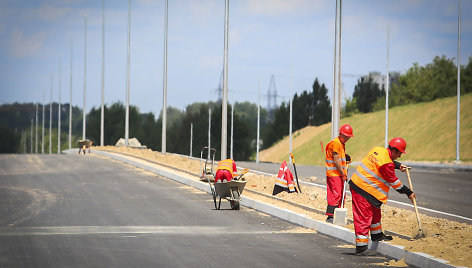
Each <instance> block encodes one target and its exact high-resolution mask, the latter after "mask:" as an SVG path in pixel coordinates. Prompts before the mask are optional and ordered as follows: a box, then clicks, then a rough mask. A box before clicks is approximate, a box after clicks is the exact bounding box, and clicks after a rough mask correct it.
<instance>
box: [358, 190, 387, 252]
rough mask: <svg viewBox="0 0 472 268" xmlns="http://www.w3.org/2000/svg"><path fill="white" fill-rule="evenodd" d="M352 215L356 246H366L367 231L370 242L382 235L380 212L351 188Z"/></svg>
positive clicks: (367, 241) (367, 240) (367, 239)
mask: <svg viewBox="0 0 472 268" xmlns="http://www.w3.org/2000/svg"><path fill="white" fill-rule="evenodd" d="M351 194H352V215H353V216H354V231H355V232H356V246H357V247H360V246H367V245H368V243H369V231H370V235H371V237H373V239H372V240H376V239H374V238H375V237H376V236H379V235H380V234H381V233H382V224H381V223H380V221H381V219H382V211H381V210H380V208H377V207H375V206H373V205H372V204H371V203H369V201H367V200H366V199H365V198H364V197H363V196H362V195H360V194H358V193H357V192H356V191H354V190H353V189H352V188H351Z"/></svg>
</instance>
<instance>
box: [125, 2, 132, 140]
mask: <svg viewBox="0 0 472 268" xmlns="http://www.w3.org/2000/svg"><path fill="white" fill-rule="evenodd" d="M130 28H131V0H128V50H127V57H126V117H125V146H129V143H128V141H129V64H130V62H129V53H130V40H131V38H130V36H131V29H130Z"/></svg>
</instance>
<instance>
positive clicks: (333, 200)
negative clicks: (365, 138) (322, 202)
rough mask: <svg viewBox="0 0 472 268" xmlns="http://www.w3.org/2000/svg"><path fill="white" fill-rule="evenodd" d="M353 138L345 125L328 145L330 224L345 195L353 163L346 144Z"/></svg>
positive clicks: (327, 178) (328, 212) (350, 129)
mask: <svg viewBox="0 0 472 268" xmlns="http://www.w3.org/2000/svg"><path fill="white" fill-rule="evenodd" d="M351 137H354V134H353V131H352V127H351V126H350V125H348V124H344V125H342V126H341V128H340V129H339V136H338V137H336V138H335V139H333V140H332V141H330V142H329V143H328V144H327V145H326V163H325V166H326V186H327V191H326V192H327V198H326V199H327V201H328V207H327V208H326V215H328V218H326V221H327V222H329V223H333V215H334V209H335V208H340V207H341V198H342V196H343V195H344V194H345V193H344V192H343V188H344V187H343V186H344V182H345V181H346V180H347V165H348V164H349V163H350V162H351V157H350V156H349V155H347V154H346V145H345V144H346V142H347V141H348V140H349V139H350V138H351Z"/></svg>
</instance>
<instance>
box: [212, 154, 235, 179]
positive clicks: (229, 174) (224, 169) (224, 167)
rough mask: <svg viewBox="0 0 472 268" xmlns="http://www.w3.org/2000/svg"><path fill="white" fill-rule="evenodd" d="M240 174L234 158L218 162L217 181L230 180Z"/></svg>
mask: <svg viewBox="0 0 472 268" xmlns="http://www.w3.org/2000/svg"><path fill="white" fill-rule="evenodd" d="M237 176H238V170H237V169H236V163H235V162H234V160H233V159H225V160H221V161H220V162H218V167H217V168H216V174H215V182H229V181H231V180H232V179H233V178H234V177H237Z"/></svg>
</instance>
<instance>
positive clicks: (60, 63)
mask: <svg viewBox="0 0 472 268" xmlns="http://www.w3.org/2000/svg"><path fill="white" fill-rule="evenodd" d="M61 80H62V59H61V58H59V103H58V107H59V108H58V109H57V153H58V154H60V153H61V88H62V86H61Z"/></svg>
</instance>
